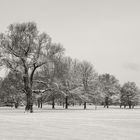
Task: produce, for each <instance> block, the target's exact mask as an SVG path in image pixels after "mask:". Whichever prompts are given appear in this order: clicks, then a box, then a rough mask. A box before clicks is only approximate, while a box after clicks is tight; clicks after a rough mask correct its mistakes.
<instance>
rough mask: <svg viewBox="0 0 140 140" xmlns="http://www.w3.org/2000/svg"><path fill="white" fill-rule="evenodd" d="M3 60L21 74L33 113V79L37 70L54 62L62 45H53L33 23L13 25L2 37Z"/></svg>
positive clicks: (0, 43) (11, 68)
mask: <svg viewBox="0 0 140 140" xmlns="http://www.w3.org/2000/svg"><path fill="white" fill-rule="evenodd" d="M0 47H1V49H2V51H3V55H2V57H1V60H2V62H3V64H4V65H6V67H8V68H9V69H10V70H12V71H13V72H18V73H21V75H22V78H23V83H24V92H25V94H26V98H27V99H26V100H27V104H26V110H30V112H33V94H32V86H33V78H34V74H35V72H36V71H37V69H40V67H42V66H43V65H45V64H47V63H48V62H49V61H51V60H53V58H54V56H55V55H57V53H58V52H63V48H62V47H61V46H60V45H57V44H52V43H51V38H50V37H49V36H48V35H47V34H46V33H41V34H40V33H39V32H38V30H37V26H36V24H35V23H33V22H28V23H21V24H11V25H10V26H9V28H8V31H7V32H6V33H2V34H1V35H0Z"/></svg>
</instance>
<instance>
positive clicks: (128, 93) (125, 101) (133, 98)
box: [120, 82, 140, 108]
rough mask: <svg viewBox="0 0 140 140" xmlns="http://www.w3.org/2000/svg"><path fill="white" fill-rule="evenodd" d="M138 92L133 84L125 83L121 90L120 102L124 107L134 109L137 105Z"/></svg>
mask: <svg viewBox="0 0 140 140" xmlns="http://www.w3.org/2000/svg"><path fill="white" fill-rule="evenodd" d="M139 97H140V91H139V89H138V87H137V86H136V84H135V83H134V82H127V83H125V84H124V85H123V86H122V88H121V93H120V101H121V105H120V107H121V106H122V105H124V107H126V106H129V108H134V106H135V105H137V104H138V102H139Z"/></svg>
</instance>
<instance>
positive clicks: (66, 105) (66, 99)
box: [65, 96, 68, 109]
mask: <svg viewBox="0 0 140 140" xmlns="http://www.w3.org/2000/svg"><path fill="white" fill-rule="evenodd" d="M65 109H68V96H66V98H65Z"/></svg>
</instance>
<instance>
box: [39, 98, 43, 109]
mask: <svg viewBox="0 0 140 140" xmlns="http://www.w3.org/2000/svg"><path fill="white" fill-rule="evenodd" d="M42 106H43V103H42V100H41V103H40V108H42Z"/></svg>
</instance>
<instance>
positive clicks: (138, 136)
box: [0, 107, 140, 140]
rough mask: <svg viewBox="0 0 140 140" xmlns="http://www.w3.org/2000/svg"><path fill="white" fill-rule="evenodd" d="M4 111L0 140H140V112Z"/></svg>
mask: <svg viewBox="0 0 140 140" xmlns="http://www.w3.org/2000/svg"><path fill="white" fill-rule="evenodd" d="M23 112H24V110H23V109H22V108H21V109H17V110H15V109H12V108H0V140H140V109H138V108H136V109H119V108H115V109H114V108H109V109H103V108H102V107H100V108H98V109H97V110H93V109H87V110H82V109H68V110H63V109H56V110H51V109H46V108H44V109H42V110H37V109H35V112H34V113H23Z"/></svg>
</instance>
